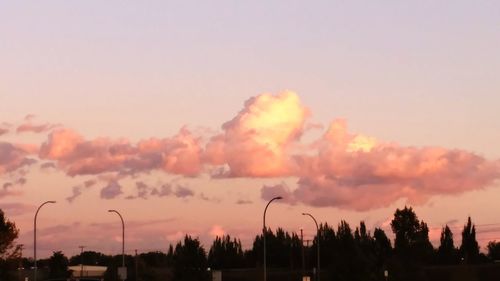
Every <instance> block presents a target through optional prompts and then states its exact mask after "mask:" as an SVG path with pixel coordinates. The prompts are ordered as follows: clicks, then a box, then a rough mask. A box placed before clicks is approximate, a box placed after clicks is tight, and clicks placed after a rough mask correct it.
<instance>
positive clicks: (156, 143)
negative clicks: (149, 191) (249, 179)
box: [40, 128, 201, 176]
mask: <svg viewBox="0 0 500 281" xmlns="http://www.w3.org/2000/svg"><path fill="white" fill-rule="evenodd" d="M200 155H201V146H200V139H199V138H198V137H195V136H193V135H192V134H191V133H190V131H189V130H187V129H186V128H183V129H181V130H180V131H179V133H178V134H177V135H175V136H174V137H172V138H164V139H154V138H152V139H148V140H142V141H140V142H138V143H137V144H136V145H133V144H131V143H130V142H129V141H127V140H125V139H119V140H112V139H108V138H98V139H94V140H85V139H84V138H83V137H82V136H81V135H79V134H78V133H76V132H75V131H73V130H70V129H58V130H55V131H53V132H52V133H51V134H50V135H49V138H48V140H47V142H45V143H43V144H42V146H41V149H40V158H42V159H48V160H53V161H56V162H57V165H58V167H60V168H61V169H63V170H65V171H66V173H67V174H68V175H70V176H75V175H97V174H102V173H108V172H119V173H122V174H125V175H127V174H135V173H140V172H149V171H151V170H164V171H166V172H168V173H171V174H181V175H185V176H195V175H197V174H199V173H200V171H201V162H200Z"/></svg>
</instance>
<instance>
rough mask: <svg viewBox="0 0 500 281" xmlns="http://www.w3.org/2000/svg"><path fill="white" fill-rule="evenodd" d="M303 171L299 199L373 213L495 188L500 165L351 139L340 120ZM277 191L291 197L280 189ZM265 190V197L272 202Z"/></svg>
mask: <svg viewBox="0 0 500 281" xmlns="http://www.w3.org/2000/svg"><path fill="white" fill-rule="evenodd" d="M298 161H299V162H300V163H301V164H300V165H301V167H302V170H301V171H300V173H299V174H298V176H299V180H298V183H297V185H298V188H297V189H295V190H294V191H293V192H288V196H289V197H293V198H294V200H296V201H299V202H302V203H305V204H308V205H313V206H336V207H340V208H346V209H356V210H368V209H373V208H379V207H387V206H389V205H390V204H391V203H393V202H395V201H397V200H399V199H402V198H404V199H407V200H408V201H409V202H410V203H412V204H421V203H425V202H426V201H427V200H428V199H429V198H430V197H432V196H434V195H437V194H445V195H452V194H461V193H464V192H467V191H470V190H475V189H480V188H484V187H487V186H489V185H491V184H493V183H494V182H495V181H496V180H497V179H499V178H500V162H499V161H489V160H487V159H485V158H483V157H480V156H478V155H475V154H473V153H470V152H467V151H463V150H450V149H445V148H440V147H421V148H416V147H402V146H399V145H396V144H385V143H381V142H379V141H377V140H375V139H374V138H370V137H366V136H362V135H355V134H349V133H348V132H347V129H346V125H345V122H344V121H335V122H334V123H332V125H331V126H330V128H329V129H328V130H327V132H326V133H325V134H324V136H323V137H322V139H321V140H320V141H319V142H318V151H317V154H316V155H313V156H301V157H299V158H298ZM273 191H274V192H281V193H286V192H285V191H283V190H280V186H275V187H273ZM270 192H271V191H270V190H269V188H266V187H264V188H263V190H262V197H263V198H267V197H268V196H266V193H270Z"/></svg>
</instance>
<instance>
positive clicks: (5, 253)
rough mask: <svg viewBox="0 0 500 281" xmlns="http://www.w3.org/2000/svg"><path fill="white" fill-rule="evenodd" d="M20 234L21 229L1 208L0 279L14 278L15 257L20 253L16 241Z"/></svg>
mask: <svg viewBox="0 0 500 281" xmlns="http://www.w3.org/2000/svg"><path fill="white" fill-rule="evenodd" d="M18 235H19V230H18V229H17V228H16V225H15V223H14V222H11V221H9V220H8V219H7V218H6V217H5V214H4V212H3V211H2V209H0V280H13V279H14V278H15V277H13V276H12V275H11V274H12V272H13V270H14V271H15V268H16V267H17V263H16V262H14V259H13V258H16V257H18V255H19V253H20V247H19V245H16V243H15V241H16V239H17V237H18Z"/></svg>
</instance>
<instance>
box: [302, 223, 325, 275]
mask: <svg viewBox="0 0 500 281" xmlns="http://www.w3.org/2000/svg"><path fill="white" fill-rule="evenodd" d="M302 215H303V216H310V217H311V218H312V219H313V221H314V223H315V224H316V239H318V244H317V246H318V271H317V272H316V281H319V279H320V278H319V276H320V268H321V266H320V263H319V240H320V232H319V227H318V222H317V221H316V219H315V218H314V217H313V216H312V215H311V214H309V213H302Z"/></svg>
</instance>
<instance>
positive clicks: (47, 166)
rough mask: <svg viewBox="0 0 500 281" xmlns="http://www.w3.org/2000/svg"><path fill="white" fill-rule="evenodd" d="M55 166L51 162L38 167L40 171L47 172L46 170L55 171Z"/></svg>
mask: <svg viewBox="0 0 500 281" xmlns="http://www.w3.org/2000/svg"><path fill="white" fill-rule="evenodd" d="M56 168H57V167H56V164H55V163H53V162H45V163H42V164H41V165H40V169H42V170H48V169H56Z"/></svg>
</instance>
